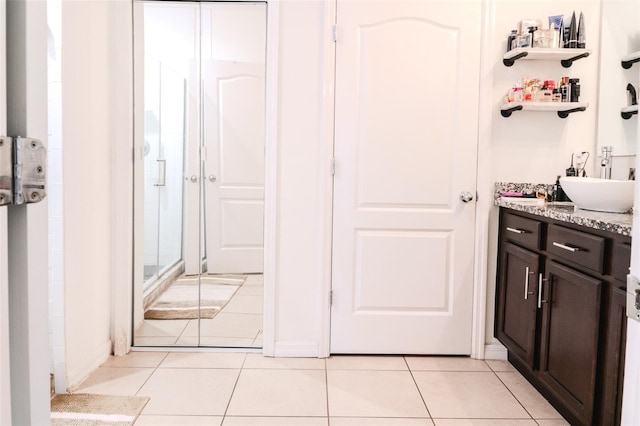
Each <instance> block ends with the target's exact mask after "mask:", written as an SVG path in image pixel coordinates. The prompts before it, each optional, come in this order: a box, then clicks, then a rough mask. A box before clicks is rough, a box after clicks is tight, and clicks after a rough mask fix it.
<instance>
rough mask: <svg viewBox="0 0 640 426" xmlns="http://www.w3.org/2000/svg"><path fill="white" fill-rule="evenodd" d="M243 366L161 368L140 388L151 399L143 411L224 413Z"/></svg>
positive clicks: (215, 414)
mask: <svg viewBox="0 0 640 426" xmlns="http://www.w3.org/2000/svg"><path fill="white" fill-rule="evenodd" d="M238 374H239V370H231V369H225V370H222V369H220V370H214V369H195V368H194V369H181V368H159V369H157V370H156V371H155V372H154V373H153V375H152V376H151V377H150V378H149V380H148V381H147V383H146V384H145V385H144V386H143V387H142V389H140V391H139V392H138V395H139V396H148V397H150V398H151V399H150V400H149V402H148V403H147V405H146V407H145V408H144V410H143V412H142V413H143V414H145V415H147V414H160V415H163V414H168V415H177V416H179V415H198V416H220V415H223V414H224V412H225V409H226V407H227V404H228V402H229V399H230V398H231V392H232V391H233V386H234V385H235V383H236V379H237V377H238Z"/></svg>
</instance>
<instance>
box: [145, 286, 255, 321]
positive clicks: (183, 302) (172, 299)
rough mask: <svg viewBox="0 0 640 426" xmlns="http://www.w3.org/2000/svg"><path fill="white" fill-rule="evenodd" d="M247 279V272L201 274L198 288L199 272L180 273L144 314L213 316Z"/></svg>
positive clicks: (146, 317) (209, 317)
mask: <svg viewBox="0 0 640 426" xmlns="http://www.w3.org/2000/svg"><path fill="white" fill-rule="evenodd" d="M246 279H247V276H246V275H202V276H201V277H200V283H201V285H200V288H198V277H197V276H195V277H190V276H181V277H179V278H178V279H177V280H176V282H174V283H173V284H171V286H169V288H168V289H167V290H166V291H165V292H164V293H163V294H162V295H161V296H160V297H159V298H158V300H157V301H156V302H155V303H154V304H153V305H151V306H150V307H149V309H147V310H146V311H145V313H144V318H145V319H197V318H198V313H199V314H200V318H206V319H211V318H213V317H215V316H216V314H217V313H218V312H220V310H221V309H222V308H223V307H224V306H225V305H226V304H227V303H228V302H229V300H231V298H232V297H233V295H234V294H235V293H236V291H238V289H239V288H240V286H241V285H242V284H244V282H245V280H246ZM199 299H200V304H198V300H199ZM198 305H199V306H198Z"/></svg>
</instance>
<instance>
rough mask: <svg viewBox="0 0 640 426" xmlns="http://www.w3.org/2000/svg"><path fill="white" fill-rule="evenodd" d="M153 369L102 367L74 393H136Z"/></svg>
mask: <svg viewBox="0 0 640 426" xmlns="http://www.w3.org/2000/svg"><path fill="white" fill-rule="evenodd" d="M153 371H154V369H153V368H132V367H100V368H98V369H97V370H96V371H94V372H93V374H91V376H90V377H89V378H88V379H87V380H85V381H84V382H83V383H82V384H81V385H80V386H79V387H78V389H76V390H75V391H74V393H101V394H106V395H135V394H136V392H138V390H139V389H140V388H141V387H142V385H144V383H145V382H146V381H147V379H149V376H151V374H152V373H153Z"/></svg>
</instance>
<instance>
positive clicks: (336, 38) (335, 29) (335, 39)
mask: <svg viewBox="0 0 640 426" xmlns="http://www.w3.org/2000/svg"><path fill="white" fill-rule="evenodd" d="M337 41H338V26H337V25H334V26H333V42H334V43H335V42H337Z"/></svg>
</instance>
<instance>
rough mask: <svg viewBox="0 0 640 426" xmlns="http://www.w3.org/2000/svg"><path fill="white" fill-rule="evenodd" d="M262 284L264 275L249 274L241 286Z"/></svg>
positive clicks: (261, 285)
mask: <svg viewBox="0 0 640 426" xmlns="http://www.w3.org/2000/svg"><path fill="white" fill-rule="evenodd" d="M252 286H260V287H263V286H264V277H263V276H262V274H249V275H247V279H246V281H245V282H244V284H243V285H242V287H252Z"/></svg>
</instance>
